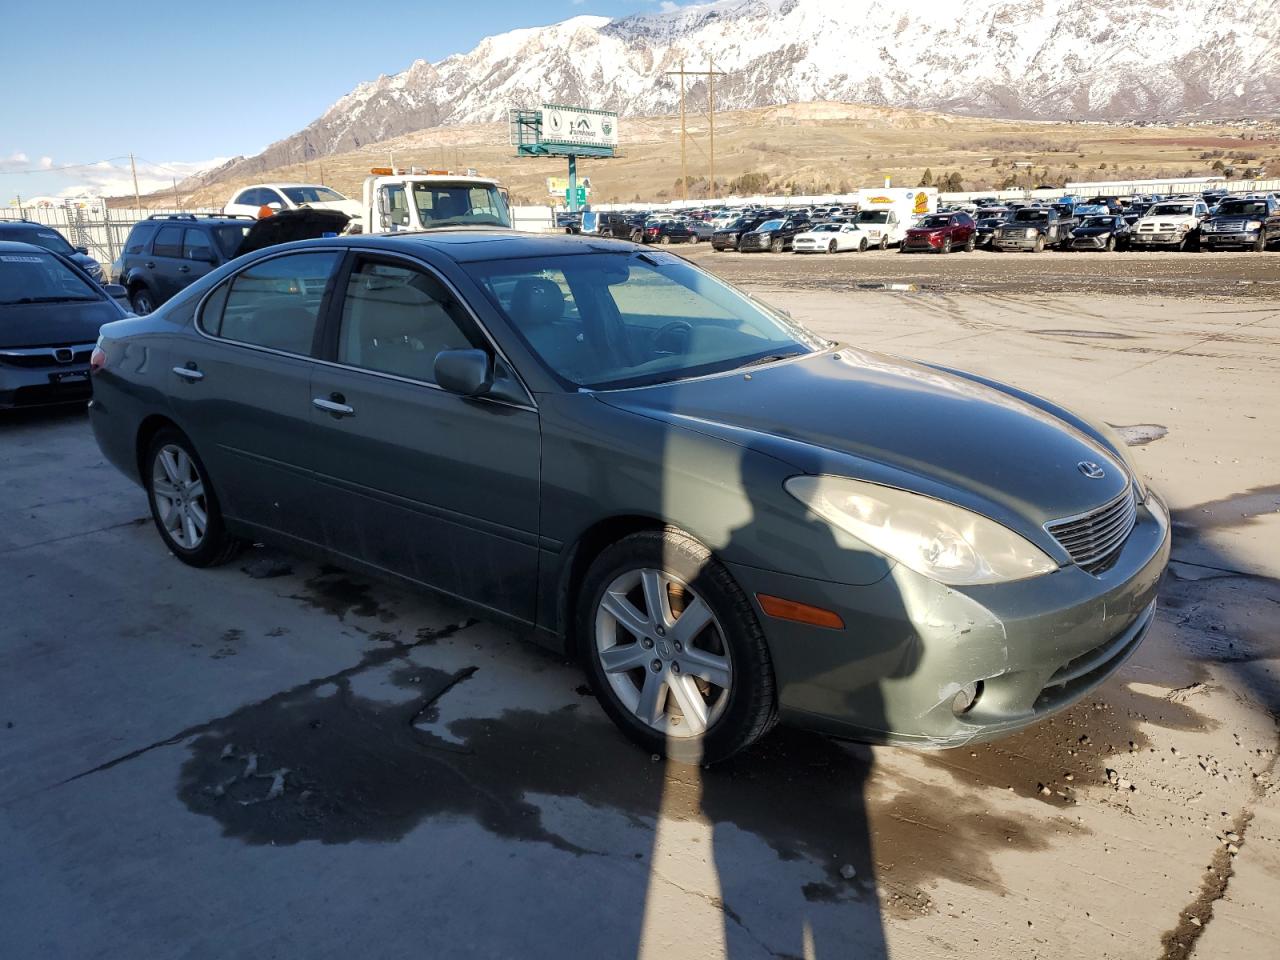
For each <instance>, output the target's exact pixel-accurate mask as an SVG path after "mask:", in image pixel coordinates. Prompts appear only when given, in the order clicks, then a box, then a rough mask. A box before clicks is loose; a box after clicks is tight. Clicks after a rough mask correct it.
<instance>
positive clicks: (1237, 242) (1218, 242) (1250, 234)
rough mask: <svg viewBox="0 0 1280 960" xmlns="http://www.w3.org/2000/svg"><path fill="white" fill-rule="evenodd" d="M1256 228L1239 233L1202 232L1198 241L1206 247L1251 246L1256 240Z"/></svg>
mask: <svg viewBox="0 0 1280 960" xmlns="http://www.w3.org/2000/svg"><path fill="white" fill-rule="evenodd" d="M1258 233H1259V231H1257V230H1249V231H1242V232H1239V233H1202V234H1200V242H1201V243H1203V244H1204V245H1205V246H1206V247H1252V246H1253V245H1254V244H1255V243H1257V242H1258Z"/></svg>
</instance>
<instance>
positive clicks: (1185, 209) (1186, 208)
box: [1147, 203, 1192, 217]
mask: <svg viewBox="0 0 1280 960" xmlns="http://www.w3.org/2000/svg"><path fill="white" fill-rule="evenodd" d="M1191 212H1192V211H1191V204H1189V203H1157V204H1156V205H1155V206H1154V207H1152V208H1151V209H1150V210H1148V211H1147V213H1148V214H1150V215H1151V216H1156V217H1189V216H1191Z"/></svg>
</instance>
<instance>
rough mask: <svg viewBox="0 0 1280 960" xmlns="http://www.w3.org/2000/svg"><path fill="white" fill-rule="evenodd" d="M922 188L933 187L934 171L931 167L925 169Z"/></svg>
mask: <svg viewBox="0 0 1280 960" xmlns="http://www.w3.org/2000/svg"><path fill="white" fill-rule="evenodd" d="M920 186H922V187H932V186H933V171H932V170H931V169H930V168H929V167H925V168H924V175H923V176H921V177H920Z"/></svg>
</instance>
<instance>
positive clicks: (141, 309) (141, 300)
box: [129, 284, 156, 317]
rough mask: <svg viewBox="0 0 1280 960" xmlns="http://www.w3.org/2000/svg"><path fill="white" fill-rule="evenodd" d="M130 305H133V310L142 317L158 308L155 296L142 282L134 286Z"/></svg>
mask: <svg viewBox="0 0 1280 960" xmlns="http://www.w3.org/2000/svg"><path fill="white" fill-rule="evenodd" d="M129 305H130V306H131V307H133V312H134V313H136V314H137V315H138V316H140V317H145V316H146V315H147V314H149V313H151V312H152V311H154V310H155V308H156V301H155V297H154V296H152V294H151V291H150V290H148V289H147V288H146V287H145V286H143V285H142V284H139V285H138V286H136V287H134V288H133V291H132V292H131V293H130V294H129Z"/></svg>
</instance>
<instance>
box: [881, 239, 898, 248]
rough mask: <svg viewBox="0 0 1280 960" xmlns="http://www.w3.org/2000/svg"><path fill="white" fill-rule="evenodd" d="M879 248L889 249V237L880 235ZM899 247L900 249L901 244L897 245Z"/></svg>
mask: <svg viewBox="0 0 1280 960" xmlns="http://www.w3.org/2000/svg"><path fill="white" fill-rule="evenodd" d="M880 249H881V250H888V249H889V238H888V237H881V238H880ZM899 249H901V245H899Z"/></svg>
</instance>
